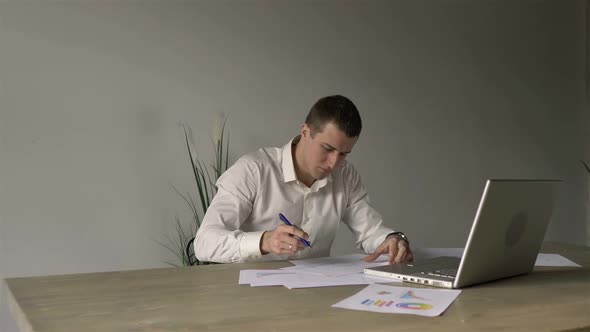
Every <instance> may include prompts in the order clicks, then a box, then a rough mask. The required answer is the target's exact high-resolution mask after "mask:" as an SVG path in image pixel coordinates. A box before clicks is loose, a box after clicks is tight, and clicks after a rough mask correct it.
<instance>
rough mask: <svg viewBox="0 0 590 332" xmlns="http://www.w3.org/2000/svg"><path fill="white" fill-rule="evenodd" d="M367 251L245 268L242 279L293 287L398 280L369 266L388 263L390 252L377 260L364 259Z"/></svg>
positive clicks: (264, 284)
mask: <svg viewBox="0 0 590 332" xmlns="http://www.w3.org/2000/svg"><path fill="white" fill-rule="evenodd" d="M363 257H365V255H362V254H353V255H345V256H337V257H322V258H311V259H303V260H294V261H291V263H293V264H295V265H294V266H290V267H285V268H282V269H275V270H241V271H240V280H239V283H240V284H241V285H242V284H249V285H250V286H252V287H258V286H285V287H287V288H289V289H292V288H310V287H327V286H342V285H368V284H373V283H378V282H382V283H391V282H396V281H395V280H392V279H387V278H379V277H375V276H369V275H366V274H364V273H363V270H364V269H365V268H366V267H373V266H379V265H383V264H387V256H382V257H380V258H379V259H377V260H376V261H375V262H372V263H367V262H365V261H363V260H362V258H363Z"/></svg>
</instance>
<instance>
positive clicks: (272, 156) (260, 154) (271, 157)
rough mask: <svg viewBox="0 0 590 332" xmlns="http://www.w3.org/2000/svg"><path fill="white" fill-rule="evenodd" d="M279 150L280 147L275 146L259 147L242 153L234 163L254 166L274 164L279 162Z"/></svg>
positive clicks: (260, 166)
mask: <svg viewBox="0 0 590 332" xmlns="http://www.w3.org/2000/svg"><path fill="white" fill-rule="evenodd" d="M281 151H282V149H281V148H277V147H266V148H260V149H258V150H257V151H254V152H250V153H248V154H245V155H243V156H242V157H240V159H238V160H237V161H236V164H241V165H243V166H248V167H255V168H263V167H267V166H270V165H275V164H277V163H280V159H281Z"/></svg>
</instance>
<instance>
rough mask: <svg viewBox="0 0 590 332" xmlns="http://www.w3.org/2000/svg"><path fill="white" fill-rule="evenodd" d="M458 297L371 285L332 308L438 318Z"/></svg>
mask: <svg viewBox="0 0 590 332" xmlns="http://www.w3.org/2000/svg"><path fill="white" fill-rule="evenodd" d="M460 293H461V291H460V290H458V289H427V288H412V287H397V286H386V285H379V284H373V285H369V286H368V287H366V288H364V289H363V290H361V291H360V292H358V293H356V294H355V295H353V296H351V297H349V298H346V299H344V300H342V301H340V302H338V303H336V304H333V305H332V307H336V308H344V309H352V310H363V311H373V312H382V313H389V314H410V315H420V316H430V317H435V316H440V315H441V314H442V313H443V312H444V311H445V310H447V308H448V307H449V306H450V305H451V304H452V303H453V301H455V299H456V298H457V296H459V294H460Z"/></svg>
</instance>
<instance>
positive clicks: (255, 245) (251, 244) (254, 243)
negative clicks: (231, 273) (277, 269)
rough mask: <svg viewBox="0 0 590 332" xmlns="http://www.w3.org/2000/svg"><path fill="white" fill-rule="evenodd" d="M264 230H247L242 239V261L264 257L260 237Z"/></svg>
mask: <svg viewBox="0 0 590 332" xmlns="http://www.w3.org/2000/svg"><path fill="white" fill-rule="evenodd" d="M262 234H264V231H259V232H245V233H244V234H243V235H242V238H241V240H240V256H241V257H242V261H244V262H247V261H255V260H259V259H260V258H261V257H262V253H261V252H260V239H261V238H262Z"/></svg>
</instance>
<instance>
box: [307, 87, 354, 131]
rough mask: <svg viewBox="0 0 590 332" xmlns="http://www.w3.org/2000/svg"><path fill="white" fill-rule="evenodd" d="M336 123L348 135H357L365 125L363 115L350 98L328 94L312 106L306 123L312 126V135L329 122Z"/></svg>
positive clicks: (321, 129)
mask: <svg viewBox="0 0 590 332" xmlns="http://www.w3.org/2000/svg"><path fill="white" fill-rule="evenodd" d="M330 122H331V123H333V124H335V125H336V126H337V127H338V129H340V130H341V131H342V132H344V134H345V135H346V136H347V137H357V136H359V135H360V134H361V129H362V127H363V124H362V121H361V116H360V114H359V111H358V110H357V108H356V106H355V105H354V104H353V102H352V101H350V99H348V98H346V97H344V96H341V95H334V96H327V97H324V98H321V99H320V100H318V101H317V102H316V103H315V104H314V105H313V106H312V107H311V110H310V111H309V113H308V114H307V118H306V119H305V123H306V124H307V125H308V126H309V127H310V128H311V135H312V136H313V135H315V133H319V132H322V131H323V130H324V127H325V126H326V124H328V123H330Z"/></svg>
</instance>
